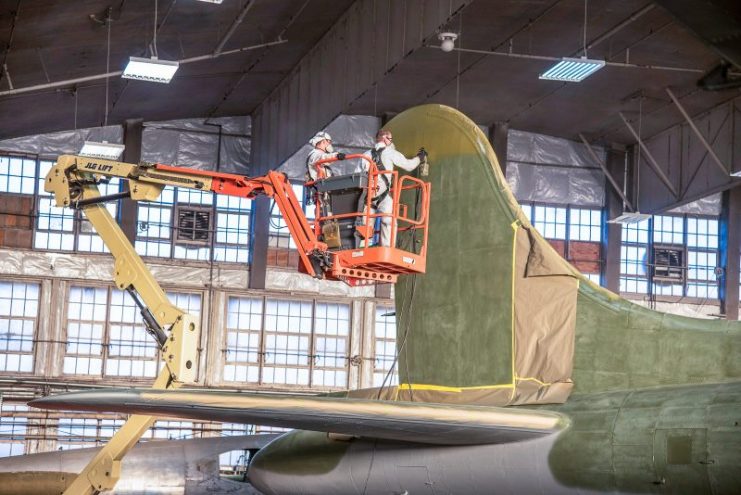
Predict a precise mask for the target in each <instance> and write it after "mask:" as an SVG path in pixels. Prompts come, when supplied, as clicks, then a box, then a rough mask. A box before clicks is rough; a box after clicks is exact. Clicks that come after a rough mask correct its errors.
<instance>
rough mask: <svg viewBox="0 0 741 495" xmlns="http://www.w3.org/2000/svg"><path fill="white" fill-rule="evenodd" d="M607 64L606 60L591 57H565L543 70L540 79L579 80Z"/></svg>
mask: <svg viewBox="0 0 741 495" xmlns="http://www.w3.org/2000/svg"><path fill="white" fill-rule="evenodd" d="M604 66H605V61H604V60H593V59H591V58H563V59H561V61H560V62H558V63H557V64H556V65H554V66H553V67H551V68H550V69H548V70H547V71H545V72H543V73H542V74H541V75H540V79H548V80H549V81H565V82H579V81H583V80H584V79H586V78H587V77H589V76H591V75H592V74H594V73H595V72H597V71H598V70H600V69H601V68H602V67H604Z"/></svg>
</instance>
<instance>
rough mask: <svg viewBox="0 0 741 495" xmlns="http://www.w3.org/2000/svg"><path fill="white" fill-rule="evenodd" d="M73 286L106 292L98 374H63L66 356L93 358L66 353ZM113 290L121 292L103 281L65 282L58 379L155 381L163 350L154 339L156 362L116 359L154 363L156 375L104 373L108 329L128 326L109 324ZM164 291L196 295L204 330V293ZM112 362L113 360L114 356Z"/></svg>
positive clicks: (172, 289) (181, 289) (108, 350)
mask: <svg viewBox="0 0 741 495" xmlns="http://www.w3.org/2000/svg"><path fill="white" fill-rule="evenodd" d="M73 287H77V288H83V289H85V288H93V289H105V290H106V305H105V321H104V322H102V324H103V336H102V339H101V343H100V345H101V347H102V352H101V355H100V359H101V366H100V373H99V374H90V373H87V374H86V373H65V372H64V360H65V358H67V357H73V358H77V357H83V358H86V357H87V358H90V357H91V356H92V355H84V354H68V353H67V348H66V345H67V344H69V342H70V338H69V325H68V321H69V319H70V318H69V305H70V294H71V291H72V288H73ZM114 290H118V291H120V289H119V288H118V287H116V286H115V285H112V284H110V283H105V282H98V281H94V280H91V281H87V280H70V281H68V283H67V287H66V291H65V298H64V303H63V305H62V311H63V327H62V339H64V341H63V342H62V344H64V346H63V348H62V351H61V352H60V353H59V354H60V356H59V376H60V377H64V378H74V379H77V380H85V379H88V380H101V379H103V380H108V381H112V382H116V381H121V380H125V381H133V382H137V383H139V382H142V383H149V382H151V381H153V380H155V379H156V377H157V374H158V373H159V372H160V370H161V369H162V365H163V360H162V350H161V349H159V347H158V346H157V345H156V343H154V340H152V345H154V346H156V347H157V358H156V359H153V360H148V359H136V358H137V356H118V357H119V358H123V359H127V358H128V359H130V360H141V361H145V362H149V361H153V362H155V363H156V364H155V374H154V375H153V376H147V375H133V374H131V375H123V374H111V373H108V372H107V369H108V362H109V360H110V359H111V353H110V352H111V349H110V348H111V345H112V344H111V327H112V326H113V325H115V324H118V323H121V324H122V325H124V326H126V325H127V322H114V321H111V303H112V297H113V291H114ZM163 290H164V291H165V294H166V295H167V294H170V293H176V294H179V295H180V294H184V295H196V296H197V297H199V298H200V301H201V303H200V310H199V313H198V315H197V318H198V324H199V325H201V328H202V327H203V321H204V314H203V308H204V304H205V291H202V290H198V289H193V288H171V287H169V286H168V287H163ZM121 292H124V294H123V296H124V298H127V297H129V296H128V295H127V294H126V293H125V291H121ZM180 309H182V310H183V311H186V312H187V310H186V309H184V308H180ZM191 314H192V313H191ZM137 315H138V311H137ZM139 319H140V318H139V317H138V316H137V320H139ZM80 321H86V320H80ZM133 325H137V326H139V325H140V323H138V322H137V323H133ZM147 337H148V338H151V337H149V336H147ZM202 337H203V334H202ZM199 345H200V343H199ZM202 352H203V351H199V356H198V360H199V362H200V360H201V354H202ZM114 359H115V357H114ZM198 374H199V375H202V374H203V370H201V369H198Z"/></svg>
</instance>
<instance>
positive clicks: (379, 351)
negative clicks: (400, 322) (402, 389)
mask: <svg viewBox="0 0 741 495" xmlns="http://www.w3.org/2000/svg"><path fill="white" fill-rule="evenodd" d="M374 332H375V335H374V339H373V349H374V353H373V355H374V358H373V386H374V387H380V386H382V385H383V386H389V385H396V384H398V383H399V373H398V368H397V367H396V366H395V363H396V313H395V311H394V308H393V307H382V306H377V307H376V320H375V326H374ZM392 367H393V368H394V369H393V371H390V370H391V368H392Z"/></svg>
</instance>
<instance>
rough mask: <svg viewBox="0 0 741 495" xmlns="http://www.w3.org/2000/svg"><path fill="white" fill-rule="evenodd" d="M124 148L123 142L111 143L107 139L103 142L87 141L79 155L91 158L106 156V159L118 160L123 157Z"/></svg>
mask: <svg viewBox="0 0 741 495" xmlns="http://www.w3.org/2000/svg"><path fill="white" fill-rule="evenodd" d="M124 148H125V146H124V145H123V144H115V143H109V142H106V141H103V142H102V143H97V142H95V141H85V144H83V145H82V149H81V150H80V152H79V153H78V155H80V156H89V157H91V158H104V159H106V160H118V159H119V158H121V154H123V151H124Z"/></svg>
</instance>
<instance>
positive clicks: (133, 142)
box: [119, 119, 144, 244]
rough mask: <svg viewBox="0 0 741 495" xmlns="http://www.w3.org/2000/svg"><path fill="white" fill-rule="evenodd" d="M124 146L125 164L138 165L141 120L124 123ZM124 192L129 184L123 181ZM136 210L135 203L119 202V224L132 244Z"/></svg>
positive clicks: (124, 200) (134, 237)
mask: <svg viewBox="0 0 741 495" xmlns="http://www.w3.org/2000/svg"><path fill="white" fill-rule="evenodd" d="M123 128H124V138H123V140H124V146H126V148H125V149H124V152H123V161H125V162H127V163H139V162H140V161H141V159H142V132H143V130H144V124H143V121H142V119H128V120H126V122H124V126H123ZM124 190H125V191H128V190H129V182H128V181H125V183H124ZM137 217H138V210H137V205H136V201H132V200H130V199H122V200H121V214H120V216H119V218H120V220H119V223H120V225H121V230H123V232H124V234H125V235H126V238H127V239H128V240H129V242H131V244H134V243H135V242H136V225H137Z"/></svg>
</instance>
